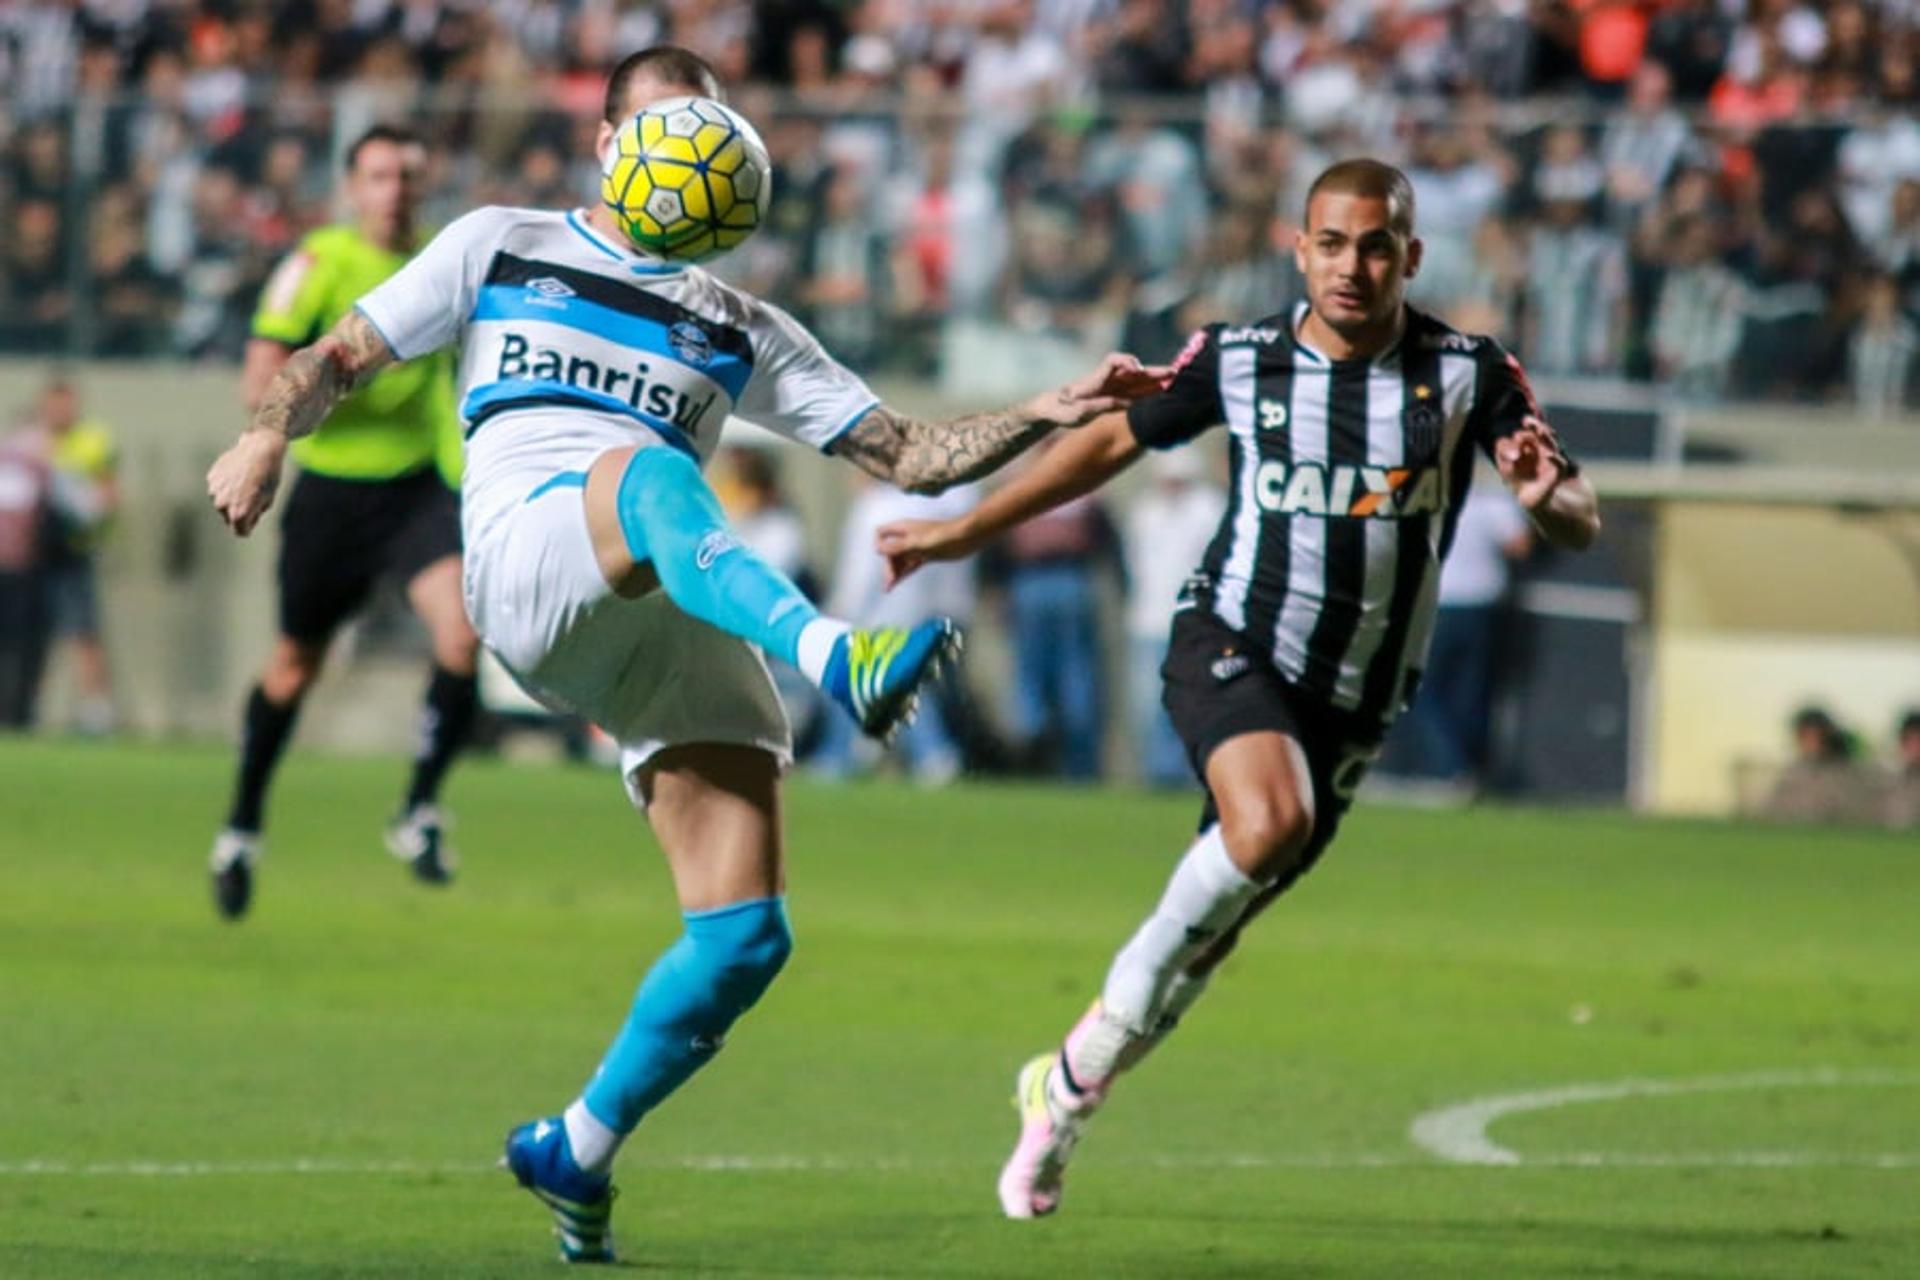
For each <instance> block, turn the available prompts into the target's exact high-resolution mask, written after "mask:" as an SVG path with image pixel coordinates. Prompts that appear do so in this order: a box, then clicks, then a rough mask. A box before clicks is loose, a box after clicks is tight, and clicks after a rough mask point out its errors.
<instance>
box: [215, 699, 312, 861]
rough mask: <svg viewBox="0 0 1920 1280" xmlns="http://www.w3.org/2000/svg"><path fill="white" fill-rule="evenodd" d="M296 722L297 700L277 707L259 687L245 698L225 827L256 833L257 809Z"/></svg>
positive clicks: (297, 713) (258, 823) (257, 827)
mask: <svg viewBox="0 0 1920 1280" xmlns="http://www.w3.org/2000/svg"><path fill="white" fill-rule="evenodd" d="M299 718H300V703H299V702H298V700H296V701H293V702H290V703H288V704H287V705H286V706H284V707H283V706H281V705H279V704H278V703H274V702H269V701H268V700H267V695H266V694H265V693H264V692H262V691H261V688H260V686H259V685H255V686H253V692H251V693H250V694H248V695H247V715H246V721H245V723H244V724H243V725H242V727H241V730H240V776H239V777H238V778H237V779H236V780H235V782H234V792H233V808H232V809H231V810H230V811H229V812H228V814H227V825H228V826H230V827H233V828H234V829H235V830H238V831H258V830H260V809H261V806H262V805H264V804H265V803H266V799H267V783H268V782H269V781H271V780H272V778H273V768H274V766H275V765H277V764H279V763H280V753H281V752H282V751H284V750H286V746H287V739H288V738H290V737H292V736H293V722H294V721H295V720H298V719H299Z"/></svg>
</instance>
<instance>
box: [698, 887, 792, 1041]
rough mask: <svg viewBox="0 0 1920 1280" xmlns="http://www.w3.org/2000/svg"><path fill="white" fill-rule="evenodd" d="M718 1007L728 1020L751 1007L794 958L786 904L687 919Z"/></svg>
mask: <svg viewBox="0 0 1920 1280" xmlns="http://www.w3.org/2000/svg"><path fill="white" fill-rule="evenodd" d="M687 925H688V932H689V933H690V934H691V935H692V936H694V937H695V938H696V939H697V940H698V942H699V945H700V950H701V952H702V953H703V955H704V956H705V958H706V960H707V965H708V972H709V974H710V976H711V978H712V981H713V985H714V991H715V994H716V996H717V997H718V1003H719V1005H720V1007H721V1009H722V1010H723V1011H724V1013H725V1015H726V1017H727V1018H728V1019H729V1020H731V1019H732V1018H735V1017H738V1016H739V1015H740V1014H742V1013H745V1012H746V1011H747V1010H748V1009H750V1008H752V1007H753V1005H754V1003H755V1002H756V1001H758V1000H759V999H760V997H761V996H762V995H763V994H764V993H765V992H766V990H767V988H768V987H769V986H771V985H772V984H773V980H774V979H775V978H776V977H778V976H779V975H780V970H781V969H783V968H784V967H785V966H786V963H787V957H789V956H791V955H792V954H793V928H792V926H791V925H790V924H788V922H787V911H786V905H785V903H784V902H783V901H782V900H781V899H779V898H762V899H758V900H756V901H753V902H741V903H736V904H734V905H733V906H730V907H721V908H719V909H718V910H716V911H709V912H703V913H701V914H700V915H699V916H695V917H690V918H689V919H688V922H687Z"/></svg>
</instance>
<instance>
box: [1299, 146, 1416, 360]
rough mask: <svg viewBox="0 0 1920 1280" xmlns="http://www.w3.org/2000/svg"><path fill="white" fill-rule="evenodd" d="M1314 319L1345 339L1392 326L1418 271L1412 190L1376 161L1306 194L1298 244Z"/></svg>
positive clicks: (1331, 176)
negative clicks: (1304, 214)
mask: <svg viewBox="0 0 1920 1280" xmlns="http://www.w3.org/2000/svg"><path fill="white" fill-rule="evenodd" d="M1293 252H1294V261H1295V262H1297V263H1298V264H1299V267H1300V273H1301V275H1303V276H1304V277H1306V282H1307V301H1308V303H1309V305H1311V306H1312V308H1313V312H1314V314H1315V315H1317V316H1319V317H1320V320H1321V321H1322V322H1323V323H1324V324H1326V325H1327V326H1328V327H1329V328H1331V329H1332V330H1333V331H1334V332H1336V333H1340V334H1353V335H1358V334H1362V333H1366V332H1369V331H1371V330H1373V329H1376V328H1378V327H1379V326H1381V325H1383V324H1391V323H1392V322H1393V320H1394V318H1395V316H1396V315H1397V314H1398V312H1399V310H1400V304H1401V301H1402V299H1403V298H1404V296H1405V294H1406V284H1407V281H1408V280H1410V279H1412V278H1413V276H1414V275H1415V274H1416V273H1417V272H1418V271H1419V270H1420V241H1419V239H1418V238H1416V237H1415V236H1414V234H1413V184H1412V183H1410V182H1408V181H1407V175H1406V174H1404V173H1401V172H1400V171H1399V170H1398V169H1396V168H1394V167H1393V166H1392V165H1390V164H1382V163H1381V162H1380V161H1378V160H1365V159H1361V160H1342V161H1341V162H1340V163H1338V164H1336V165H1334V166H1333V167H1332V168H1330V169H1328V170H1327V171H1326V172H1324V173H1322V174H1321V175H1320V176H1319V177H1318V178H1315V179H1314V180H1313V186H1311V187H1310V188H1308V189H1307V215H1306V221H1305V223H1304V224H1303V225H1302V227H1301V230H1300V231H1299V232H1298V233H1297V234H1296V235H1295V237H1294V250H1293Z"/></svg>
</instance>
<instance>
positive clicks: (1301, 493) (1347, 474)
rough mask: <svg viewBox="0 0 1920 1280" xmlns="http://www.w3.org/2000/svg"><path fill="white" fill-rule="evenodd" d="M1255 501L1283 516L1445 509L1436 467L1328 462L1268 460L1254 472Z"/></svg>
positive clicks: (1391, 514)
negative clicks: (1360, 465)
mask: <svg viewBox="0 0 1920 1280" xmlns="http://www.w3.org/2000/svg"><path fill="white" fill-rule="evenodd" d="M1253 494H1254V501H1256V502H1257V503H1259V505H1260V509H1261V510H1262V511H1272V512H1275V513H1277V514H1279V515H1283V516H1335V517H1338V516H1346V517H1350V518H1354V519H1373V520H1400V519H1404V518H1406V517H1408V516H1423V515H1431V514H1433V513H1434V512H1436V511H1439V510H1440V506H1441V499H1440V472H1439V469H1438V468H1435V467H1356V466H1351V465H1348V464H1345V463H1342V464H1339V465H1336V466H1333V467H1323V466H1321V465H1320V464H1319V463H1317V462H1300V463H1295V464H1293V465H1292V466H1289V465H1288V464H1287V463H1284V462H1278V461H1274V460H1271V459H1270V460H1268V461H1266V462H1262V463H1261V464H1260V466H1259V467H1258V468H1257V469H1256V470H1255V471H1254V473H1253Z"/></svg>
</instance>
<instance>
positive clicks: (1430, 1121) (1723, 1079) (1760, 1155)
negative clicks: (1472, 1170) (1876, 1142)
mask: <svg viewBox="0 0 1920 1280" xmlns="http://www.w3.org/2000/svg"><path fill="white" fill-rule="evenodd" d="M1916 1083H1920V1075H1915V1074H1913V1073H1911V1072H1896V1071H1842V1070H1839V1069H1836V1068H1831V1067H1822V1068H1818V1069H1815V1070H1811V1071H1754V1072H1749V1073H1747V1074H1744V1075H1726V1076H1698V1077H1695V1078H1693V1079H1687V1080H1658V1079H1626V1080H1612V1081H1605V1082H1601V1083H1597V1084H1569V1085H1561V1086H1560V1087H1558V1088H1554V1089H1535V1090H1530V1091H1528V1092H1525V1093H1501V1094H1493V1095H1490V1096H1488V1097H1484V1098H1474V1099H1471V1100H1469V1101H1467V1102H1459V1103H1454V1104H1453V1105H1451V1106H1445V1107H1438V1108H1435V1109H1434V1110H1432V1111H1426V1112H1422V1113H1421V1114H1420V1115H1417V1116H1415V1117H1414V1119H1413V1123H1412V1124H1411V1125H1410V1126H1409V1127H1408V1130H1407V1136H1408V1137H1410V1138H1411V1139H1413V1142H1414V1144H1415V1145H1416V1146H1418V1147H1420V1148H1421V1149H1422V1150H1425V1151H1429V1152H1431V1153H1432V1154H1434V1155H1436V1156H1438V1157H1439V1158H1440V1159H1442V1160H1445V1161H1447V1162H1448V1163H1450V1164H1492V1165H1517V1164H1520V1163H1522V1160H1521V1157H1520V1153H1519V1152H1517V1151H1514V1150H1512V1149H1510V1148H1508V1147H1503V1146H1501V1145H1500V1144H1499V1143H1497V1142H1495V1141H1494V1140H1493V1139H1492V1138H1490V1137H1488V1136H1487V1128H1488V1126H1490V1125H1492V1124H1493V1122H1494V1121H1496V1120H1499V1119H1501V1118H1502V1117H1504V1116H1510V1115H1517V1114H1519V1113H1522V1112H1527V1111H1545V1110H1548V1109H1550V1108H1553V1107H1565V1106H1571V1105H1573V1104H1575V1103H1580V1102H1611V1101H1614V1100H1616V1099H1619V1098H1660V1097H1669V1096H1672V1095H1674V1094H1685V1093H1719V1092H1724V1091H1728V1090H1734V1089H1797V1088H1815V1087H1818V1088H1825V1087H1830V1086H1839V1085H1905V1084H1916ZM1772 1154H1773V1156H1774V1157H1775V1158H1776V1159H1779V1158H1788V1161H1789V1162H1791V1159H1792V1158H1797V1157H1795V1156H1794V1153H1788V1152H1780V1153H1772ZM1768 1157H1769V1153H1766V1152H1749V1153H1745V1155H1743V1156H1740V1157H1738V1158H1739V1159H1741V1160H1743V1161H1745V1162H1748V1163H1753V1164H1760V1163H1763V1162H1765V1161H1766V1160H1767V1159H1768ZM1730 1158H1731V1157H1730ZM1858 1158H1860V1157H1856V1159H1858ZM1869 1158H1871V1159H1877V1158H1878V1157H1869ZM1673 1159H1678V1158H1676V1157H1664V1156H1657V1155H1656V1156H1647V1157H1644V1158H1641V1157H1634V1156H1631V1155H1628V1154H1624V1153H1621V1154H1614V1153H1589V1154H1588V1155H1586V1156H1578V1155H1576V1156H1572V1157H1568V1156H1557V1157H1546V1158H1528V1159H1527V1160H1526V1162H1525V1163H1528V1164H1631V1163H1654V1164H1658V1163H1662V1162H1666V1161H1669V1160H1673ZM1887 1159H1891V1160H1894V1161H1898V1162H1908V1163H1910V1162H1912V1161H1913V1160H1914V1157H1912V1156H1907V1155H1899V1156H1891V1157H1887ZM1889 1167H1906V1163H1900V1164H1896V1165H1894V1166H1889Z"/></svg>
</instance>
